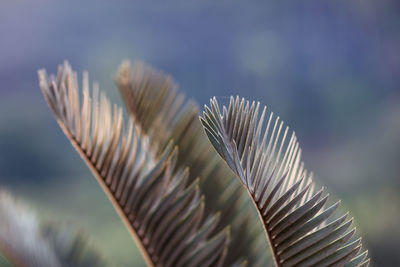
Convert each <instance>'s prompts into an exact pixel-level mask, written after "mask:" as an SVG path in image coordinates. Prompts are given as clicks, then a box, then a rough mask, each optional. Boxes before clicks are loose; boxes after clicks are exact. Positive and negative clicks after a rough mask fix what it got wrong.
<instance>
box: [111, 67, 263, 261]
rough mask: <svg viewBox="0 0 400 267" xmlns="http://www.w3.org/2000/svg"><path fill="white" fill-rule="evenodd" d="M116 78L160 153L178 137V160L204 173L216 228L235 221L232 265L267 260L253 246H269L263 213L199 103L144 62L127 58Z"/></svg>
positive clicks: (198, 174) (230, 255) (204, 186)
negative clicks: (220, 148) (206, 124)
mask: <svg viewBox="0 0 400 267" xmlns="http://www.w3.org/2000/svg"><path fill="white" fill-rule="evenodd" d="M116 83H117V85H118V87H119V89H120V93H121V95H122V99H123V100H124V102H125V104H126V106H127V109H128V110H129V111H130V114H131V115H132V117H133V118H134V119H135V121H136V122H137V123H138V124H139V127H140V128H141V130H142V131H143V132H145V133H146V134H148V135H150V136H151V137H152V141H153V144H152V145H153V146H154V147H155V148H156V150H158V153H161V151H162V150H163V148H165V147H166V146H167V144H168V143H169V142H173V143H174V144H175V145H177V146H178V147H179V155H178V159H177V166H190V174H189V177H188V179H189V181H194V180H195V179H197V177H200V188H201V189H202V192H203V193H204V194H205V199H206V204H208V205H206V206H207V207H208V208H206V210H205V214H212V213H214V212H216V211H221V221H220V223H219V225H218V226H217V228H216V230H220V229H221V228H223V227H225V226H226V225H228V224H231V225H232V231H231V244H230V246H229V250H228V255H227V259H226V266H230V265H232V264H234V263H236V264H239V263H241V262H242V261H247V262H248V264H249V266H265V264H266V262H267V255H266V254H265V253H261V254H260V253H258V251H257V249H253V248H254V247H255V246H256V245H257V246H258V247H260V244H261V247H267V243H266V242H265V239H264V237H263V235H262V227H261V225H255V223H254V222H255V221H256V222H258V219H257V214H256V212H255V211H254V210H252V209H248V207H249V201H250V199H249V197H248V196H247V195H246V194H245V190H243V188H242V186H241V185H240V182H238V181H236V179H233V176H234V174H233V173H232V172H231V170H229V168H227V167H226V165H225V163H224V162H223V161H222V160H221V159H220V158H219V157H218V155H216V153H215V152H214V150H213V148H212V146H211V145H210V144H209V142H208V141H207V137H206V136H205V135H204V132H203V130H202V126H201V124H200V122H199V120H198V116H199V109H198V106H197V105H196V103H195V102H194V101H192V100H188V101H187V100H185V97H184V95H183V94H181V93H179V92H178V87H177V86H176V84H175V83H174V82H173V80H172V78H171V77H170V76H168V75H165V74H163V73H161V72H160V71H157V70H154V69H152V68H151V67H148V66H146V65H144V64H142V63H136V64H134V67H133V69H132V68H131V66H130V64H129V62H124V63H122V65H121V66H120V68H119V70H118V73H117V77H116ZM263 243H264V244H263ZM264 251H265V250H264Z"/></svg>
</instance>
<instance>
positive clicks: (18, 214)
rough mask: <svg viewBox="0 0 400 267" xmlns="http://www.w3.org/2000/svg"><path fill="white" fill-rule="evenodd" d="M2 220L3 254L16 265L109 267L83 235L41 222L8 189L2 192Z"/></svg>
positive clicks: (0, 238)
mask: <svg viewBox="0 0 400 267" xmlns="http://www.w3.org/2000/svg"><path fill="white" fill-rule="evenodd" d="M0 218H1V222H0V252H2V253H3V254H4V256H5V257H6V258H7V260H9V261H10V262H11V263H13V264H14V265H15V266H54V267H68V266H77V267H85V266H107V264H106V263H105V261H104V260H103V257H102V255H101V253H99V252H98V251H97V250H96V249H94V248H93V247H92V246H89V243H88V241H87V238H86V236H84V235H83V233H78V232H74V231H71V230H67V229H64V228H61V227H60V226H58V225H55V224H51V225H50V224H49V223H47V222H43V221H41V220H39V218H38V217H37V216H36V214H35V213H34V212H33V211H31V210H30V209H29V208H27V207H26V205H25V204H24V203H22V202H21V201H19V200H16V199H15V198H14V197H13V196H12V195H11V194H10V193H9V192H7V191H5V190H0Z"/></svg>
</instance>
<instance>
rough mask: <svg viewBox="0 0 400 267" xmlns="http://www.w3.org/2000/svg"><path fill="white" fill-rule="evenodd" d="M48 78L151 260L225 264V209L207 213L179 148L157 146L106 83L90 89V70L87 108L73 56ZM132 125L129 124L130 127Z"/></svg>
mask: <svg viewBox="0 0 400 267" xmlns="http://www.w3.org/2000/svg"><path fill="white" fill-rule="evenodd" d="M39 79H40V86H41V88H42V91H43V94H44V96H45V99H46V101H47V103H48V104H49V106H50V108H51V110H52V111H53V113H54V115H55V117H56V119H57V122H58V123H59V125H60V127H61V128H62V130H63V131H64V133H65V135H66V136H67V137H68V139H69V140H70V141H71V143H72V145H73V146H74V147H75V149H76V150H77V151H78V153H79V154H80V155H81V157H82V158H83V160H84V161H85V162H86V164H87V165H88V166H89V168H90V170H91V171H92V173H93V174H94V176H95V177H96V179H97V181H98V182H99V183H100V185H101V186H102V188H103V190H104V191H105V193H106V194H107V196H108V197H109V199H110V200H111V201H112V203H113V205H114V207H115V209H116V210H117V212H118V214H119V215H120V217H121V218H122V220H123V221H124V223H125V224H126V226H127V228H128V229H129V231H130V233H131V234H132V236H133V238H134V239H135V241H136V243H137V245H138V246H139V247H140V249H141V250H142V254H143V255H144V257H145V260H146V262H147V264H148V265H149V266H220V265H222V263H223V261H224V257H225V256H226V250H227V244H228V241H229V229H228V228H226V229H223V230H221V231H219V232H218V233H217V234H215V235H213V234H212V232H213V231H214V229H215V227H216V225H217V223H218V220H219V215H218V214H217V215H209V216H207V217H206V219H204V218H205V216H204V209H205V207H204V205H205V203H204V198H203V196H201V194H200V190H199V186H198V181H193V182H191V183H190V184H189V183H188V176H189V174H188V169H187V168H185V169H184V168H180V167H177V166H176V161H177V150H176V149H174V150H173V151H172V152H171V150H172V148H171V147H172V146H171V145H168V146H166V147H165V149H164V150H163V152H162V153H160V154H157V155H156V154H155V153H153V152H152V149H151V148H150V146H149V142H151V141H152V140H149V139H148V138H147V137H146V136H145V135H143V134H142V133H141V132H140V131H139V130H138V129H137V127H136V125H135V121H134V120H132V119H131V120H130V121H129V123H128V124H125V123H124V121H123V115H122V111H121V109H119V108H117V107H116V106H114V108H113V111H112V108H111V105H110V103H109V101H108V100H107V98H106V97H105V95H104V94H101V95H100V102H98V87H97V85H95V86H94V90H93V98H92V99H91V97H90V96H89V81H88V75H87V73H84V76H83V100H82V104H81V108H80V100H79V96H78V95H79V92H78V91H79V89H78V80H77V74H76V73H75V72H73V71H72V70H71V67H70V66H69V65H68V64H67V63H65V64H64V66H60V67H59V70H58V74H57V76H56V77H54V76H50V77H47V74H46V72H45V71H44V70H40V71H39ZM125 128H126V130H125Z"/></svg>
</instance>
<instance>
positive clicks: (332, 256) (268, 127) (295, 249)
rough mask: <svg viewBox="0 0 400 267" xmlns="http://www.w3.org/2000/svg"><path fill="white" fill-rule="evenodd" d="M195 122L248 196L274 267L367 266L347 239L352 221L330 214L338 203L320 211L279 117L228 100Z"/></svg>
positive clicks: (319, 195)
mask: <svg viewBox="0 0 400 267" xmlns="http://www.w3.org/2000/svg"><path fill="white" fill-rule="evenodd" d="M260 113H261V115H260ZM200 119H201V122H202V124H203V126H204V129H205V132H206V134H207V136H208V138H209V140H210V142H211V143H212V144H213V146H214V148H215V149H216V151H217V152H218V153H219V155H220V156H221V157H222V158H223V159H224V160H225V161H226V163H227V164H228V165H229V167H230V168H231V169H232V170H233V171H234V172H235V173H236V175H237V176H238V177H239V178H240V181H241V182H242V183H243V185H244V186H245V187H246V188H247V190H248V192H249V194H250V195H251V197H252V199H253V202H254V204H255V205H256V207H257V210H258V213H259V216H260V218H261V219H262V221H263V224H264V230H265V233H266V235H267V238H268V240H269V242H270V245H271V250H272V253H273V255H274V260H275V264H276V266H285V267H286V266H287V267H289V266H368V264H369V259H368V258H367V252H366V251H365V252H360V251H361V238H355V237H353V234H354V232H355V229H354V228H351V224H352V219H350V220H347V221H346V218H347V214H345V215H343V216H341V217H339V216H337V215H336V214H337V213H338V212H336V213H335V210H336V208H337V207H338V205H339V202H336V203H334V204H333V205H331V206H329V207H327V208H325V206H326V202H327V199H328V195H326V194H325V190H324V189H323V188H322V189H317V187H316V186H315V184H314V183H313V181H312V174H309V173H308V172H307V171H306V170H305V168H304V166H303V163H302V162H301V149H300V148H299V145H298V142H297V140H296V136H295V134H294V133H292V134H290V133H289V130H288V127H284V124H283V122H282V121H280V119H279V117H276V118H274V116H273V113H270V114H267V110H266V107H264V108H261V107H260V104H259V103H257V104H256V103H255V102H252V103H250V102H249V101H245V100H244V99H239V97H237V98H236V99H234V98H233V97H231V99H230V103H229V107H228V108H226V107H225V106H223V108H222V113H221V110H220V107H219V104H218V102H217V100H216V99H215V98H213V99H211V101H210V107H207V106H205V111H204V112H203V117H202V118H200ZM332 215H333V216H332Z"/></svg>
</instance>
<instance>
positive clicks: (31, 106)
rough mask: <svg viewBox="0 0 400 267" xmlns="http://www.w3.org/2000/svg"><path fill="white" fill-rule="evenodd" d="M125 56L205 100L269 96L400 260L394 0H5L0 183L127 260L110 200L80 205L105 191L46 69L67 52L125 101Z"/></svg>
mask: <svg viewBox="0 0 400 267" xmlns="http://www.w3.org/2000/svg"><path fill="white" fill-rule="evenodd" d="M125 58H127V59H130V60H132V61H133V60H142V61H144V62H146V63H149V64H151V65H153V66H154V67H157V68H159V69H161V70H163V71H164V72H167V73H169V74H171V75H172V76H173V77H174V78H175V80H176V81H177V83H178V84H179V85H180V88H181V89H182V91H183V92H185V94H186V95H187V96H189V97H191V98H194V99H195V100H197V102H198V103H199V104H200V105H201V106H202V105H203V104H205V103H207V102H208V100H209V98H210V97H212V96H214V95H216V96H218V97H219V98H220V99H221V100H222V101H224V100H226V97H229V96H230V95H237V94H238V95H240V96H244V97H246V98H248V99H250V100H258V101H260V102H261V103H262V104H265V105H267V106H268V107H269V108H270V109H271V110H272V111H274V112H275V113H277V114H278V115H279V116H280V117H281V118H282V119H283V120H284V121H286V122H287V124H288V125H289V126H290V127H291V128H292V129H294V130H296V133H297V136H298V139H299V140H300V143H301V145H302V147H303V157H304V161H305V164H306V166H307V168H308V169H310V170H313V171H314V172H315V174H316V176H317V177H318V178H319V179H320V180H322V181H323V183H324V184H326V185H327V186H328V188H329V189H330V191H331V192H332V193H333V194H334V195H336V196H338V197H340V198H344V200H345V205H346V206H347V207H348V208H349V209H350V210H351V211H352V214H353V215H355V217H356V221H357V223H358V225H359V226H360V230H361V231H362V233H363V236H364V238H365V240H366V243H367V245H368V246H369V248H370V251H371V254H372V257H373V261H374V262H375V263H376V265H377V266H398V265H400V256H399V255H398V253H397V250H398V247H399V245H400V231H399V229H398V221H399V220H400V214H399V213H400V196H399V193H400V164H399V161H400V88H399V86H400V2H399V1H396V0H381V1H374V0H352V1H348V0H337V1H316V0H315V1H253V2H251V3H250V2H249V1H227V0H220V1H192V0H186V1H183V0H182V1H132V0H129V1H128V0H125V1H122V0H119V1H105V0H96V1H94V0H91V1H76V0H70V1H51V0H36V1H31V0H20V1H15V0H2V1H1V2H0V81H1V83H0V183H1V184H2V185H4V186H6V187H8V188H10V190H11V191H13V192H15V193H16V194H17V196H18V195H21V197H22V198H25V199H27V200H28V201H30V202H32V205H33V206H35V207H37V208H38V209H40V210H41V212H42V213H43V214H45V216H49V217H51V216H52V215H54V216H55V215H57V216H60V217H62V218H63V219H65V220H67V221H68V222H71V223H72V224H76V225H82V226H83V227H86V228H92V229H89V230H88V231H89V232H91V233H93V234H94V239H95V240H97V241H99V242H100V243H107V242H106V241H109V240H110V237H112V236H113V234H114V233H115V235H116V236H118V238H121V239H123V241H121V242H122V243H123V244H124V247H125V250H124V251H123V252H119V251H118V250H117V249H114V250H112V248H110V247H111V246H108V247H107V245H104V244H102V245H101V246H105V249H110V251H108V254H110V255H108V256H109V258H110V259H111V261H113V262H116V263H117V264H121V266H123V265H124V264H127V263H132V258H131V255H130V254H129V253H130V252H129V251H130V250H131V249H132V247H133V246H132V245H131V242H130V240H129V238H128V237H127V236H126V235H127V232H126V233H125V232H124V229H122V230H119V228H121V227H123V226H122V224H119V219H118V218H117V217H116V215H115V213H114V212H113V211H112V209H111V206H110V205H108V206H106V208H105V207H104V209H106V211H104V212H103V210H104V209H100V210H99V212H98V213H96V214H97V215H93V217H94V218H96V220H95V219H94V218H91V217H90V216H89V215H90V212H89V213H88V211H87V210H85V209H86V208H87V209H93V208H94V207H93V206H95V205H96V203H98V201H100V203H107V202H106V200H105V197H104V196H103V195H102V192H101V190H100V189H99V188H96V186H97V185H96V183H95V181H94V179H93V178H92V177H91V175H90V173H89V171H88V170H87V169H86V167H85V166H84V164H83V163H82V162H81V160H80V159H79V157H78V156H77V155H76V154H75V152H74V151H73V149H72V148H71V147H70V145H69V144H68V141H67V140H66V138H65V137H64V136H63V135H62V133H61V131H60V129H59V128H58V126H57V125H56V123H55V120H54V119H53V118H52V115H51V113H50V112H49V110H48V108H47V105H46V103H45V102H44V100H43V97H42V94H41V92H40V89H39V87H38V81H37V69H38V68H43V67H45V68H46V69H47V70H48V72H55V71H56V68H57V65H58V64H60V63H62V62H63V60H65V59H68V60H69V61H70V63H71V64H72V66H73V67H74V68H75V69H77V70H78V71H79V72H81V71H82V70H84V69H87V70H88V71H89V73H90V78H91V79H92V80H97V81H99V82H100V88H101V89H102V90H105V91H106V92H107V94H108V95H109V96H110V97H111V98H112V99H113V101H115V102H117V103H121V101H120V99H119V96H118V94H117V90H116V89H115V86H114V83H113V75H114V73H115V71H116V69H117V67H118V65H119V64H120V62H121V61H122V60H123V59H125ZM64 186H65V187H64ZM60 188H68V189H69V190H66V192H65V194H66V195H65V196H64V195H63V193H62V192H61V194H60V192H59V191H60ZM61 191H62V190H61ZM88 192H90V193H88ZM67 193H68V194H67ZM89 197H90V198H91V199H89ZM99 199H100V200H99ZM78 200H79V204H77V203H78ZM101 201H103V202H101ZM77 205H82V206H80V207H79V208H77V207H76V206H77ZM105 205H106V204H105ZM83 207H85V208H83ZM97 208H98V207H96V209H97ZM108 210H110V211H108ZM94 213H95V212H94ZM68 214H69V215H70V216H66V215H68ZM96 216H98V217H96ZM104 217H107V219H103V220H102V219H100V218H104ZM100 221H101V222H100ZM94 222H97V224H96V226H93V224H94ZM111 225H112V227H111ZM107 227H108V228H107ZM113 231H115V232H113ZM124 238H125V239H124ZM111 239H112V238H111ZM113 240H116V238H114V239H113ZM118 240H119V239H118ZM102 241H103V242H102ZM124 242H125V243H124ZM115 243H117V242H115ZM116 246H118V245H117V244H113V245H112V247H113V248H115V247H116ZM125 251H126V252H125ZM118 253H120V254H121V255H120V254H118ZM135 253H136V252H135ZM135 255H137V254H135Z"/></svg>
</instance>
